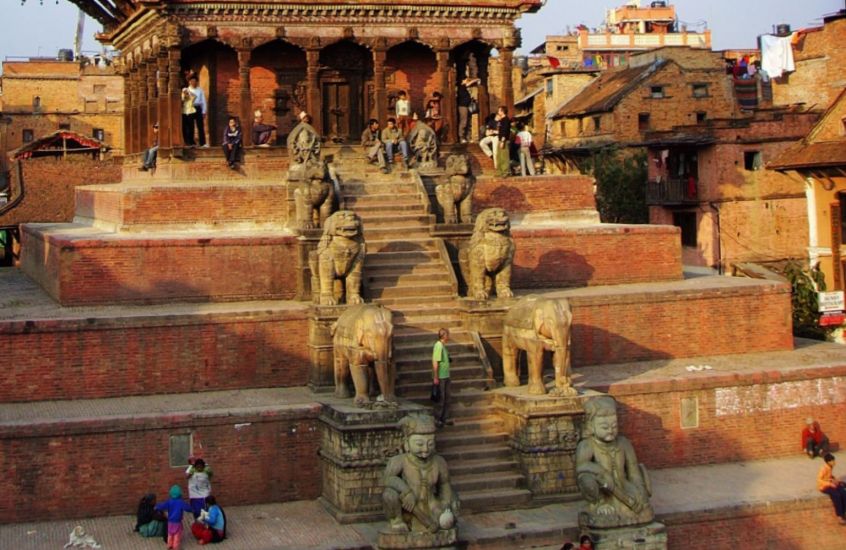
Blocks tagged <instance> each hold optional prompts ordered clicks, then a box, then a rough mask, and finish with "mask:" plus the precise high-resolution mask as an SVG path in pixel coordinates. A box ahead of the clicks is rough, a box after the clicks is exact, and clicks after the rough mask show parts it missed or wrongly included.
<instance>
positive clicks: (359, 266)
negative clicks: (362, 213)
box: [309, 210, 365, 306]
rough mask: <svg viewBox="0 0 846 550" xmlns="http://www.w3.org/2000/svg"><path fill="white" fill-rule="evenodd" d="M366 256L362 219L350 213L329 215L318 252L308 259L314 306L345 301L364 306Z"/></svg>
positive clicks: (341, 212) (340, 212)
mask: <svg viewBox="0 0 846 550" xmlns="http://www.w3.org/2000/svg"><path fill="white" fill-rule="evenodd" d="M364 255H365V246H364V236H363V234H362V228H361V218H359V217H358V216H357V215H356V213H355V212H351V211H350V210H339V211H338V212H335V213H334V214H332V215H331V216H329V218H328V219H327V220H326V223H325V224H324V225H323V236H322V237H321V238H320V242H319V243H318V244H317V251H316V252H314V253H312V255H311V256H310V257H309V266H310V267H311V272H312V282H313V283H312V295H313V296H314V301H315V303H317V304H320V305H326V306H334V305H337V304H339V303H344V302H346V303H347V304H360V303H362V302H363V300H362V299H361V274H362V271H363V268H364ZM315 274H316V275H317V277H316V278H317V281H316V283H317V284H316V285H315V284H314V283H315ZM315 286H318V287H319V289H318V288H315ZM344 297H346V300H344Z"/></svg>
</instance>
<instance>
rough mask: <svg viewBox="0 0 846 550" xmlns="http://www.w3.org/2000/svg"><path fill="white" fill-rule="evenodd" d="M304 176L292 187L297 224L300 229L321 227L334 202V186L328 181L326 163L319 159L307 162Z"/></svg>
mask: <svg viewBox="0 0 846 550" xmlns="http://www.w3.org/2000/svg"><path fill="white" fill-rule="evenodd" d="M304 176H305V177H304V179H303V180H302V181H301V182H300V184H299V185H298V187H297V188H296V189H294V203H295V204H296V207H297V225H298V226H299V227H300V229H314V228H315V227H323V224H324V223H325V222H326V218H328V217H329V215H330V214H331V213H332V208H333V207H334V204H335V186H334V185H332V182H331V181H329V178H328V176H327V170H326V165H325V164H323V163H321V162H319V161H318V162H314V161H310V162H308V163H307V164H306V165H305V169H304Z"/></svg>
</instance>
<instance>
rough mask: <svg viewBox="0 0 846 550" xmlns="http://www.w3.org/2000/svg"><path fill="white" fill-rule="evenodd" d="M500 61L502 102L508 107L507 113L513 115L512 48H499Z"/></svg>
mask: <svg viewBox="0 0 846 550" xmlns="http://www.w3.org/2000/svg"><path fill="white" fill-rule="evenodd" d="M499 59H500V62H501V63H502V104H503V105H504V106H506V107H507V108H508V115H509V116H514V84H513V82H512V77H511V71H512V67H513V66H514V48H500V50H499Z"/></svg>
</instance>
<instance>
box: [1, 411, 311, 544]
mask: <svg viewBox="0 0 846 550" xmlns="http://www.w3.org/2000/svg"><path fill="white" fill-rule="evenodd" d="M318 408H319V406H318V405H308V406H301V407H298V408H290V409H288V410H286V409H285V408H282V407H280V408H279V409H277V410H266V411H262V412H261V413H260V414H259V413H244V412H240V413H239V412H233V413H232V414H227V415H225V416H224V415H220V416H218V415H208V414H206V415H202V416H201V415H192V414H190V413H188V414H184V415H171V416H167V417H164V416H150V417H143V418H135V419H132V418H127V419H114V420H110V421H105V422H99V421H96V420H88V421H85V420H82V421H78V422H70V421H69V422H56V423H52V424H47V425H38V424H34V425H31V426H28V427H27V434H26V437H23V436H22V435H21V428H20V427H3V428H2V429H0V478H2V481H0V493H2V494H4V495H8V496H11V495H14V498H4V499H2V501H0V522H3V523H9V522H20V521H32V520H33V519H37V520H39V521H46V520H51V519H67V518H70V517H78V518H82V517H91V516H103V515H114V514H134V513H135V510H136V507H137V506H138V500H139V499H140V498H141V496H143V495H144V494H145V493H148V492H155V493H156V495H157V496H158V499H159V501H160V502H161V501H162V500H164V499H165V498H166V492H167V490H168V489H169V488H170V486H171V485H173V484H180V485H182V487H183V494H184V495H185V496H186V498H187V486H186V480H185V475H184V471H185V466H179V467H171V466H170V464H169V458H168V448H169V437H170V435H175V434H187V433H193V437H194V449H195V453H197V454H198V455H201V456H203V457H204V458H205V460H206V461H207V462H208V464H209V466H210V467H211V468H212V470H213V472H214V477H213V478H212V488H213V492H214V494H215V495H217V497H218V499H219V500H220V502H221V503H223V504H224V506H226V505H230V506H233V505H242V504H255V503H262V502H284V501H289V500H300V499H313V498H317V497H318V496H319V495H320V485H321V479H320V468H319V463H320V461H319V460H318V457H317V450H318V446H319V443H320V433H319V428H318V423H317V419H316V416H317V412H318ZM198 442H200V443H201V445H202V450H201V452H197V446H198ZM69 465H73V467H72V468H69V467H68V466H69ZM130 527H131V526H129V525H127V530H128V529H129V528H130Z"/></svg>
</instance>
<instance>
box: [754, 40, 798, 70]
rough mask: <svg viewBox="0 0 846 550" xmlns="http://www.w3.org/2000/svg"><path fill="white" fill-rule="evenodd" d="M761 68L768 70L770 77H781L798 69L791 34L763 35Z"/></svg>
mask: <svg viewBox="0 0 846 550" xmlns="http://www.w3.org/2000/svg"><path fill="white" fill-rule="evenodd" d="M761 69H763V70H764V71H766V72H767V74H768V75H769V77H770V78H779V77H780V76H781V75H782V74H784V73H786V72H791V71H795V70H796V66H795V65H794V64H793V45H792V44H791V37H790V36H784V37H781V36H774V35H772V34H764V35H762V36H761Z"/></svg>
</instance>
